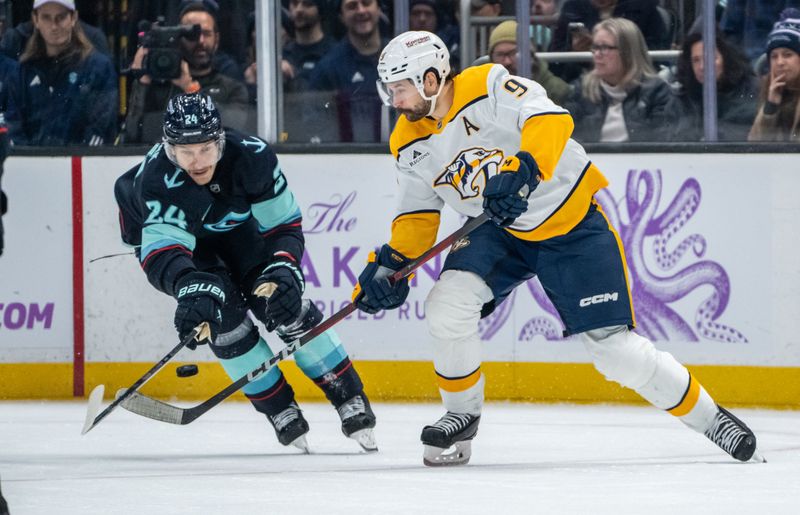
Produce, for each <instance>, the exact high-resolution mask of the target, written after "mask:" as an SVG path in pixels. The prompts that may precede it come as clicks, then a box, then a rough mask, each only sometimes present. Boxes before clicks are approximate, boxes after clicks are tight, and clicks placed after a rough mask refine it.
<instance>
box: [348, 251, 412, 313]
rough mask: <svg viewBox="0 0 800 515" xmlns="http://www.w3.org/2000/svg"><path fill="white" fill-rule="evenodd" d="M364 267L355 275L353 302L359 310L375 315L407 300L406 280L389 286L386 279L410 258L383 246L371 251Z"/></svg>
mask: <svg viewBox="0 0 800 515" xmlns="http://www.w3.org/2000/svg"><path fill="white" fill-rule="evenodd" d="M368 261H369V262H368V263H367V266H366V268H364V270H363V271H362V272H361V275H359V276H358V284H356V289H355V290H354V291H353V302H354V303H355V305H356V307H357V308H358V309H360V310H361V311H364V312H365V313H369V314H375V313H377V312H378V311H380V310H382V309H394V308H397V307H400V306H402V305H403V303H404V302H405V301H406V297H408V292H409V286H408V279H409V278H408V277H403V278H402V279H398V280H397V282H395V283H394V284H391V283H390V282H389V276H390V275H392V274H393V273H394V272H396V271H397V270H400V269H401V268H403V267H404V266H405V265H407V264H408V262H409V261H410V259H408V258H407V257H405V256H404V255H402V254H400V253H399V252H397V251H396V250H394V249H393V248H392V247H390V246H389V245H384V246H383V247H381V249H380V250H379V251H378V253H377V254H375V252H371V253H370V255H369V260H368Z"/></svg>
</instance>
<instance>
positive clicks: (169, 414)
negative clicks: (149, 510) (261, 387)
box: [122, 213, 489, 425]
mask: <svg viewBox="0 0 800 515" xmlns="http://www.w3.org/2000/svg"><path fill="white" fill-rule="evenodd" d="M488 219H489V218H488V216H486V215H485V214H483V213H481V215H480V216H477V217H475V218H473V219H471V220H469V221H468V222H467V223H466V224H464V225H463V226H462V227H460V228H459V229H458V230H456V231H455V232H453V233H452V234H450V235H449V236H446V237H445V238H443V239H442V240H441V241H440V242H439V243H437V244H436V245H434V246H433V247H431V248H430V249H428V250H427V251H426V252H425V253H423V254H422V255H421V256H419V257H418V258H417V259H415V260H413V261H412V262H410V263H409V264H407V265H406V266H404V267H403V268H401V269H400V270H398V271H397V272H395V273H394V274H392V276H391V281H393V282H394V281H397V280H399V279H402V278H403V277H406V276H407V275H409V274H410V273H411V272H413V271H414V270H416V269H417V268H419V267H421V266H422V265H424V264H425V263H427V262H428V261H429V260H431V259H433V258H434V257H435V256H437V255H438V254H441V253H442V252H443V251H444V250H445V249H446V248H448V247H450V246H451V245H452V244H453V243H455V242H456V241H457V240H460V239H461V238H463V237H464V236H466V235H468V234H469V233H471V232H472V231H474V230H475V229H477V228H478V227H480V226H481V225H482V224H483V223H485V222H486V221H487V220H488ZM355 310H356V306H355V304H354V303H352V302H350V303H348V304H347V305H346V306H344V307H343V308H342V309H340V310H339V311H337V312H336V313H334V314H333V315H331V316H330V317H329V318H328V319H326V320H324V321H322V322H321V323H320V324H319V325H317V326H315V327H314V328H312V329H311V330H310V331H308V332H307V333H305V334H304V335H303V336H301V337H300V338H299V339H297V340H294V341H292V342H290V343H289V344H287V345H286V347H284V348H283V349H281V351H280V352H278V353H277V354H275V355H274V356H273V357H271V358H270V359H269V360H267V361H265V362H264V363H262V364H261V365H259V366H258V368H256V369H254V370H252V371H250V372H249V373H247V375H244V376H242V377H240V378H239V379H237V380H236V381H234V382H233V383H231V384H230V385H228V386H227V387H226V388H225V389H224V390H222V391H221V392H219V393H217V394H216V395H214V396H213V397H211V398H210V399H208V400H207V401H205V402H203V403H201V404H198V405H197V406H193V407H191V408H180V407H177V406H172V405H171V404H167V403H164V402H161V401H158V400H156V399H152V398H150V397H148V396H146V395H143V394H140V393H138V392H136V393H135V394H133V395H132V396H131V398H130V399H129V401H128V402H125V403H123V405H122V407H123V408H125V409H127V410H128V411H131V412H133V413H137V414H139V415H142V416H145V417H148V418H152V419H154V420H160V421H162V422H168V423H171V424H178V425H185V424H189V423H190V422H193V421H194V420H195V419H197V418H198V417H200V416H201V415H203V414H204V413H206V412H207V411H208V410H210V409H211V408H213V407H214V406H216V405H217V404H219V403H220V402H222V401H224V400H225V399H227V398H228V397H230V396H231V395H233V394H234V393H236V392H237V391H239V390H240V389H241V388H243V387H244V386H245V385H246V384H248V383H250V382H251V381H253V380H254V379H256V378H257V377H259V376H261V375H262V374H264V373H265V372H267V371H268V370H269V369H270V368H272V367H273V366H274V365H276V364H277V363H279V362H281V361H283V360H285V359H286V358H288V357H289V356H291V355H292V354H294V353H295V352H296V351H297V350H298V349H299V348H300V347H302V346H303V345H305V344H306V343H308V342H310V341H311V340H313V339H314V338H316V337H317V336H319V335H320V334H322V333H324V332H325V331H327V330H328V329H330V328H331V327H333V326H334V325H336V324H337V323H339V322H340V321H341V320H343V319H344V318H346V317H347V316H349V315H350V314H351V313H352V312H353V311H355Z"/></svg>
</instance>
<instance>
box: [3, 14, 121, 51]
mask: <svg viewBox="0 0 800 515" xmlns="http://www.w3.org/2000/svg"><path fill="white" fill-rule="evenodd" d="M78 24H79V25H80V26H81V29H83V33H84V34H86V38H87V39H88V40H89V41H91V42H92V46H93V47H94V48H95V50H97V51H98V52H100V53H102V54H104V55H107V56H108V57H111V50H110V49H109V48H108V38H106V35H105V33H104V32H103V31H102V30H100V29H98V28H97V27H94V26H92V25H89V24H88V23H86V22H84V21H83V20H80V19H78ZM32 35H33V22H31V21H26V22H23V23H20V24H19V25H17V26H16V27H14V28H12V29H9V30H7V31H6V32H5V33H4V34H3V39H1V40H0V53H2V54H3V55H6V56H8V57H10V58H11V59H14V60H15V61H16V60H17V59H19V56H20V55H22V52H23V51H24V50H25V44H26V43H27V42H28V40H29V39H30V38H31V36H32Z"/></svg>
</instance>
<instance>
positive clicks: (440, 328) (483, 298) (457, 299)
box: [425, 270, 492, 377]
mask: <svg viewBox="0 0 800 515" xmlns="http://www.w3.org/2000/svg"><path fill="white" fill-rule="evenodd" d="M491 299H492V291H491V289H490V288H489V286H487V285H486V283H485V282H484V281H483V279H481V278H480V277H479V276H478V275H476V274H474V273H472V272H464V271H460V270H448V271H446V272H444V273H443V274H442V276H441V278H440V279H439V280H438V281H437V282H436V284H435V285H434V287H433V289H432V290H431V292H430V294H429V295H428V298H427V300H426V301H425V318H426V319H427V320H428V328H429V330H430V333H431V336H432V337H433V364H434V367H435V368H436V371H437V372H439V373H440V374H442V375H444V376H447V377H460V376H463V375H465V374H468V373H470V372H472V371H474V370H475V369H476V368H477V367H478V366H480V362H481V342H480V338H479V337H478V321H479V320H480V318H481V308H482V307H483V305H484V304H485V303H486V302H489V301H490V300H491Z"/></svg>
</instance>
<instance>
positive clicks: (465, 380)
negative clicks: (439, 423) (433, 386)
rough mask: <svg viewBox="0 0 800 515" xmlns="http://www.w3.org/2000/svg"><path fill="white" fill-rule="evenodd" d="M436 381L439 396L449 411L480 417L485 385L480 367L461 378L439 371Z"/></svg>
mask: <svg viewBox="0 0 800 515" xmlns="http://www.w3.org/2000/svg"><path fill="white" fill-rule="evenodd" d="M436 381H437V382H438V383H439V394H440V395H441V396H442V402H443V403H444V407H445V409H447V411H452V412H453V413H469V414H470V415H475V416H476V417H478V416H480V414H481V408H483V387H484V383H485V380H484V377H483V373H481V369H480V367H478V368H476V369H475V370H474V371H472V372H470V373H469V374H466V375H463V376H459V377H448V376H445V375H443V374H441V373H440V372H439V371H438V370H437V371H436Z"/></svg>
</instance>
